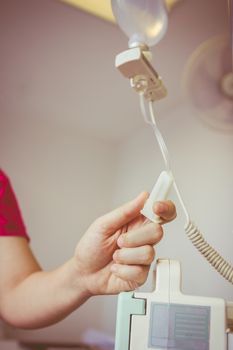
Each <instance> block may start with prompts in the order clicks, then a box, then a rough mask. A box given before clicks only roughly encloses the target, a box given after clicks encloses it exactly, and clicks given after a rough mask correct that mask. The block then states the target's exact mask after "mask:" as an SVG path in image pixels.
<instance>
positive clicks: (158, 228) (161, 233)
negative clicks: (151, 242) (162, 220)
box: [155, 224, 163, 240]
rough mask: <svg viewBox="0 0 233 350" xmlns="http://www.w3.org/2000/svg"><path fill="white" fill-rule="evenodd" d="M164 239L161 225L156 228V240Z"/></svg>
mask: <svg viewBox="0 0 233 350" xmlns="http://www.w3.org/2000/svg"><path fill="white" fill-rule="evenodd" d="M162 237H163V228H162V226H161V225H159V224H156V226H155V239H156V240H160V239H161V238H162Z"/></svg>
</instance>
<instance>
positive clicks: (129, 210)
mask: <svg viewBox="0 0 233 350" xmlns="http://www.w3.org/2000/svg"><path fill="white" fill-rule="evenodd" d="M147 198H148V193H147V192H142V193H140V194H139V195H138V196H137V197H136V198H135V199H133V200H132V201H130V202H128V203H125V204H123V205H122V206H120V207H119V208H117V209H115V210H113V211H111V212H109V213H107V214H105V215H103V216H101V217H100V218H99V219H98V220H97V224H98V225H99V227H100V229H101V231H102V232H103V233H105V234H112V233H113V232H115V231H116V230H118V229H119V228H120V227H122V226H123V225H125V224H127V223H129V222H130V221H131V220H133V219H134V218H136V217H137V216H138V215H139V214H140V210H141V209H142V208H143V206H144V204H145V201H146V200H147Z"/></svg>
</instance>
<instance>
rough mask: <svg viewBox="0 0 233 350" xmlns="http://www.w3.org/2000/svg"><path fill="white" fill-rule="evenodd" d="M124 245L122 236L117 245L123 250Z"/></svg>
mask: <svg viewBox="0 0 233 350" xmlns="http://www.w3.org/2000/svg"><path fill="white" fill-rule="evenodd" d="M123 244H124V240H123V238H122V236H120V237H119V238H118V240H117V245H118V247H119V248H121V247H122V246H123Z"/></svg>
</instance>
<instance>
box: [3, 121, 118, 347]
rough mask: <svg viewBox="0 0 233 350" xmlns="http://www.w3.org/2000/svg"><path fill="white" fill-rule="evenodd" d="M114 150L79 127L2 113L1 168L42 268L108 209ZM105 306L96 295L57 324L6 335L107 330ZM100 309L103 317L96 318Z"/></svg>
mask: <svg viewBox="0 0 233 350" xmlns="http://www.w3.org/2000/svg"><path fill="white" fill-rule="evenodd" d="M114 149H115V147H114V145H111V144H109V143H106V141H103V140H100V139H98V138H94V136H91V137H90V135H88V134H84V133H82V132H80V130H79V129H74V128H71V127H64V126H63V127H61V126H59V124H56V123H49V122H45V121H44V120H43V119H34V120H33V119H32V118H27V117H25V118H22V117H21V118H19V119H17V116H14V117H11V116H9V115H7V116H6V117H5V118H4V117H1V128H0V150H1V167H2V168H3V169H5V170H6V172H7V173H8V174H9V176H10V177H11V180H12V184H13V186H14V188H15V191H16V194H17V197H18V198H19V200H20V206H21V208H22V211H23V216H24V218H25V222H26V224H27V227H28V231H29V234H30V236H31V246H32V249H33V251H34V253H35V255H36V256H37V258H38V260H39V261H40V263H41V265H42V267H43V268H45V269H52V268H55V267H56V266H58V265H59V264H62V263H63V262H65V261H66V259H69V258H70V257H71V256H72V254H73V252H74V249H75V246H76V244H77V242H78V240H79V238H80V237H81V235H82V234H83V233H84V232H85V230H86V229H87V228H88V226H89V224H91V222H92V221H93V220H94V219H95V218H97V217H98V216H100V215H101V214H104V213H105V212H107V211H109V210H110V209H112V186H113V176H114V173H115V171H114V169H115V165H114V161H113V159H114V152H115V151H114ZM104 305H105V298H104V297H96V298H95V299H92V300H90V301H89V302H88V303H87V304H85V306H83V307H82V308H80V309H79V311H78V312H75V313H74V314H72V315H71V316H70V317H68V318H67V319H66V320H65V321H63V322H60V323H59V324H58V325H57V326H54V327H49V328H47V329H44V330H40V331H30V332H26V331H25V332H24V331H16V330H11V331H8V334H9V335H11V336H13V337H16V336H18V337H23V338H26V339H43V340H44V339H48V338H49V339H50V340H51V339H53V340H62V341H68V340H70V341H75V340H78V339H79V337H80V334H81V332H82V331H83V330H84V329H87V328H96V329H104V330H105V329H108V326H106V325H108V316H103V314H104V312H103V308H104ZM100 313H101V315H102V316H103V317H101V318H100V317H99V316H98V317H96V315H99V314H100ZM107 314H108V313H107Z"/></svg>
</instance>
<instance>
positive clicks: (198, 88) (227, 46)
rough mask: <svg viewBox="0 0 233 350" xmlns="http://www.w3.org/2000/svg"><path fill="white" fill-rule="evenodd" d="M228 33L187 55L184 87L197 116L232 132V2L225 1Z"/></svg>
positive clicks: (220, 128)
mask: <svg viewBox="0 0 233 350" xmlns="http://www.w3.org/2000/svg"><path fill="white" fill-rule="evenodd" d="M228 3H229V22H230V30H229V33H228V34H226V35H221V36H217V37H214V38H210V39H209V40H207V41H205V42H204V43H202V44H201V45H200V46H199V47H198V48H197V49H196V50H195V51H194V52H193V54H192V55H191V57H190V59H189V61H188V63H187V65H186V68H185V71H184V80H183V81H184V87H185V91H186V92H187V93H188V96H189V99H190V100H191V102H192V105H193V106H194V107H195V110H196V111H197V114H198V115H199V116H200V117H201V119H202V120H203V121H204V122H205V123H206V124H207V125H209V126H211V127H214V128H217V129H218V130H222V131H227V132H229V131H231V132H232V131H233V13H232V9H233V0H229V2H228Z"/></svg>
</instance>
